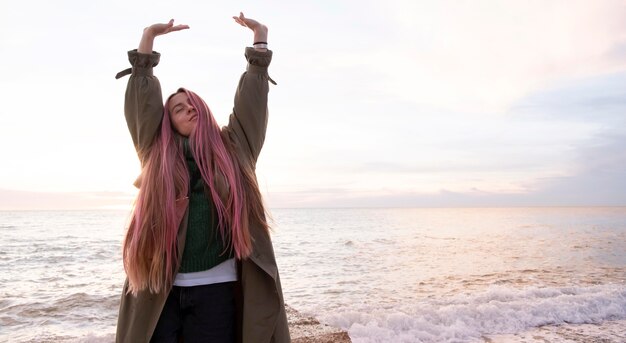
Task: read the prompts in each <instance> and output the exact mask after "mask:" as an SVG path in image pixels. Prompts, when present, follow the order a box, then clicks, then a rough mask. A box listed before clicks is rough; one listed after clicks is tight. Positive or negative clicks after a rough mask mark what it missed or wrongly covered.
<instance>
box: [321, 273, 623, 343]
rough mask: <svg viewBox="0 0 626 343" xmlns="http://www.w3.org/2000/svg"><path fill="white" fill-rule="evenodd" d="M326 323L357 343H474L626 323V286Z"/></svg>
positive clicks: (507, 293) (471, 299)
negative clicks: (546, 329) (542, 329)
mask: <svg viewBox="0 0 626 343" xmlns="http://www.w3.org/2000/svg"><path fill="white" fill-rule="evenodd" d="M322 319H323V320H324V321H326V322H327V323H329V324H331V325H335V326H339V327H342V328H343V329H345V330H348V332H349V334H350V337H351V338H352V340H353V342H354V343H370V342H371V343H373V342H471V341H476V340H479V339H480V338H481V337H484V336H485V335H493V334H510V333H517V332H522V331H525V330H528V329H530V328H533V327H539V326H543V325H557V324H566V323H568V324H584V323H588V324H591V323H601V322H603V321H607V320H619V319H626V287H625V286H624V285H619V284H610V285H596V286H589V287H544V288H538V287H528V288H524V289H516V288H512V287H506V286H492V287H490V288H488V289H487V290H485V291H483V292H479V293H470V294H460V295H455V296H451V297H447V298H439V299H433V300H430V299H429V300H427V301H421V302H419V303H417V304H414V305H411V306H404V307H403V308H396V309H395V310H391V311H390V310H388V311H380V310H377V309H372V308H369V309H368V308H362V309H358V310H356V311H350V312H343V313H341V312H340V313H336V314H330V315H328V316H322Z"/></svg>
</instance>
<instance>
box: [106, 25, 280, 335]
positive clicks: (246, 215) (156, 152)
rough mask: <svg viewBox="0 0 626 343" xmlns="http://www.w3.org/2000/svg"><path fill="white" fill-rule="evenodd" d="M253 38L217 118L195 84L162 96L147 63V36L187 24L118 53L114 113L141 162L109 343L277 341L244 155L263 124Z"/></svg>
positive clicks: (272, 263)
mask: <svg viewBox="0 0 626 343" xmlns="http://www.w3.org/2000/svg"><path fill="white" fill-rule="evenodd" d="M233 18H234V19H235V21H236V22H237V23H239V24H240V25H242V26H245V27H248V28H250V29H251V30H252V31H253V32H254V42H255V44H254V45H253V46H254V47H252V48H250V47H248V48H246V51H245V56H246V59H247V62H248V66H247V69H246V72H244V73H243V75H242V76H241V79H240V81H239V85H238V87H237V90H236V94H235V104H234V109H233V113H232V114H231V115H230V119H229V124H228V125H227V126H225V127H223V128H222V129H220V128H219V126H218V125H217V123H216V121H215V119H214V118H213V116H212V114H211V112H210V110H209V108H208V107H207V106H206V104H205V103H204V101H203V100H202V99H201V98H200V97H198V96H197V95H196V94H195V93H193V92H191V91H189V90H186V89H183V88H181V89H179V90H178V91H177V92H176V93H174V94H172V95H171V96H170V97H169V98H168V99H167V101H166V102H165V104H163V100H162V95H161V88H160V84H159V81H158V80H157V78H156V77H154V76H153V73H152V71H153V67H155V66H156V65H157V64H158V62H159V58H160V55H159V54H158V53H156V52H153V51H152V45H153V42H154V39H155V37H157V36H161V35H165V34H168V33H170V32H175V31H180V30H184V29H188V28H189V27H188V26H187V25H174V21H173V20H170V22H169V23H167V24H154V25H152V26H149V27H147V28H146V29H144V32H143V35H142V38H141V42H140V43H139V48H138V49H137V50H133V51H129V53H128V56H129V60H130V63H131V65H132V68H131V69H127V70H126V71H124V72H121V73H120V74H118V76H117V77H118V78H119V77H121V76H123V75H125V74H128V73H131V76H130V79H129V81H128V87H127V89H126V101H125V106H124V111H125V115H126V121H127V124H128V128H129V130H130V133H131V136H132V138H133V143H134V144H135V148H136V149H137V153H138V155H139V159H140V160H141V164H142V174H141V176H140V177H139V178H138V180H137V181H136V182H135V185H136V186H138V187H139V194H138V196H137V200H136V203H135V208H134V210H133V214H132V219H131V223H130V225H129V229H128V232H127V234H126V238H125V241H124V248H123V255H124V268H125V270H126V274H127V279H126V282H125V285H124V292H123V294H122V301H121V304H120V313H119V318H118V325H117V337H116V340H117V341H118V342H133V343H135V342H178V341H179V339H183V340H184V341H185V342H235V341H238V342H255V343H257V342H289V341H290V338H289V330H288V327H287V318H286V315H285V307H284V303H283V296H282V290H281V285H280V278H279V275H278V270H277V267H276V260H275V258H274V252H273V248H272V243H271V240H270V236H269V230H268V224H267V221H266V219H265V218H266V217H265V210H264V207H263V204H262V199H261V194H260V192H259V188H258V185H257V182H256V176H255V172H254V170H255V165H256V160H257V157H258V156H259V152H260V150H261V147H262V145H263V141H264V138H265V130H266V125H267V93H268V80H270V78H269V76H268V74H267V67H268V66H269V64H270V61H271V58H272V51H270V50H267V27H266V26H264V25H262V24H260V23H259V22H257V21H255V20H253V19H250V18H246V17H245V16H244V15H243V13H241V14H240V15H239V17H233Z"/></svg>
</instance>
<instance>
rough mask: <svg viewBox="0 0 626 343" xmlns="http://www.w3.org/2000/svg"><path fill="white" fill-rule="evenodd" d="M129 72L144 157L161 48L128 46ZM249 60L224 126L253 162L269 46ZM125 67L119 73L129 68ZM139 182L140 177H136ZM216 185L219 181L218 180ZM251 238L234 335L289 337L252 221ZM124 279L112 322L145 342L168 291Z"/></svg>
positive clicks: (131, 110) (265, 250)
mask: <svg viewBox="0 0 626 343" xmlns="http://www.w3.org/2000/svg"><path fill="white" fill-rule="evenodd" d="M128 57H129V61H130V63H131V65H132V74H131V77H130V79H129V81H128V86H127V89H126V100H125V105H124V112H125V116H126V122H127V124H128V129H129V131H130V134H131V136H132V139H133V143H134V144H135V148H136V149H137V152H138V154H139V158H140V160H142V161H143V158H144V156H145V153H146V151H147V150H148V149H149V147H150V145H151V144H152V141H153V140H154V137H155V135H156V133H157V130H159V129H160V124H161V119H162V117H163V96H162V93H161V86H160V84H159V81H158V79H157V78H156V77H155V76H154V75H153V72H152V71H153V67H154V66H156V65H157V64H158V63H159V59H160V54H158V53H156V52H153V53H152V54H141V53H138V52H137V51H136V50H133V51H129V52H128ZM245 57H246V60H247V62H248V66H247V68H246V72H244V73H243V75H242V76H241V79H240V81H239V85H238V87H237V90H236V93H235V104H234V109H233V113H232V114H231V115H230V118H229V123H228V125H227V126H225V127H223V128H222V130H226V132H227V133H228V136H229V137H230V139H231V142H232V143H233V145H234V146H235V148H236V150H237V153H238V155H239V156H238V157H239V159H240V161H241V163H249V164H251V166H252V167H253V168H254V166H255V165H256V160H257V157H258V156H259V152H260V151H261V147H262V146H263V142H264V140H265V131H266V128H267V94H268V91H269V87H268V80H270V79H269V76H268V74H267V67H268V66H269V64H270V62H271V59H272V51H267V52H260V51H257V50H254V49H253V48H246V51H245ZM130 71H131V70H126V71H125V72H122V73H120V74H118V78H119V77H121V76H123V75H124V74H128V73H129V72H130ZM135 185H136V186H138V185H139V183H138V182H135ZM218 188H220V186H219V185H218ZM187 206H188V199H180V200H178V204H177V207H178V211H179V214H180V226H179V230H178V251H179V261H180V260H182V252H183V251H184V246H185V237H186V233H187V216H188V207H187ZM250 233H251V236H252V241H253V252H252V254H251V256H250V257H249V258H247V259H245V260H243V261H239V263H238V266H239V268H238V269H239V270H238V271H239V285H240V295H241V297H239V306H238V307H239V309H240V311H239V314H238V325H239V326H238V327H239V328H240V329H241V332H239V333H238V335H239V337H238V340H240V341H242V342H244V343H264V342H276V343H282V342H290V341H291V339H290V337H289V328H288V325H287V316H286V313H285V306H284V302H283V294H282V289H281V285H280V278H279V275H278V268H277V267H276V260H275V257H274V250H273V247H272V242H271V239H270V236H269V234H268V233H267V232H266V231H265V230H264V229H263V228H262V226H261V225H259V224H258V223H256V222H251V223H250ZM127 290H128V280H126V282H125V284H124V290H123V293H122V300H121V303H120V311H119V317H118V323H117V335H116V341H117V342H129V343H141V342H149V341H150V338H151V337H152V333H153V331H154V328H155V327H156V324H157V321H158V319H159V316H160V314H161V311H162V309H163V306H164V304H165V300H166V299H167V292H163V293H159V294H153V293H150V291H148V290H145V291H142V292H139V294H138V295H137V296H133V295H132V294H127Z"/></svg>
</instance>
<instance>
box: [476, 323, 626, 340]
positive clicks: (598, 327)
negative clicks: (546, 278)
mask: <svg viewBox="0 0 626 343" xmlns="http://www.w3.org/2000/svg"><path fill="white" fill-rule="evenodd" d="M484 340H485V342H486V343H546V342H559V343H579V342H580V343H624V342H626V320H615V321H607V322H603V323H602V324H565V325H550V326H541V327H538V328H535V329H532V330H529V331H526V332H523V333H517V334H510V335H493V336H486V337H484Z"/></svg>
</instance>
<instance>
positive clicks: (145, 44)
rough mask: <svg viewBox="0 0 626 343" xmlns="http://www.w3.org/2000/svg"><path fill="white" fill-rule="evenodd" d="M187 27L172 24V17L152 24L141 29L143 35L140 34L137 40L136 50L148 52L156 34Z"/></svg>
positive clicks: (150, 50)
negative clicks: (139, 39) (139, 38)
mask: <svg viewBox="0 0 626 343" xmlns="http://www.w3.org/2000/svg"><path fill="white" fill-rule="evenodd" d="M188 28H189V25H183V24H178V25H174V19H171V20H170V21H169V22H168V23H157V24H152V25H150V26H148V27H146V28H145V29H143V35H142V36H141V42H139V48H137V52H139V53H143V54H150V53H152V45H153V43H154V38H155V37H156V36H160V35H164V34H167V33H170V32H174V31H180V30H186V29H188Z"/></svg>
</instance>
